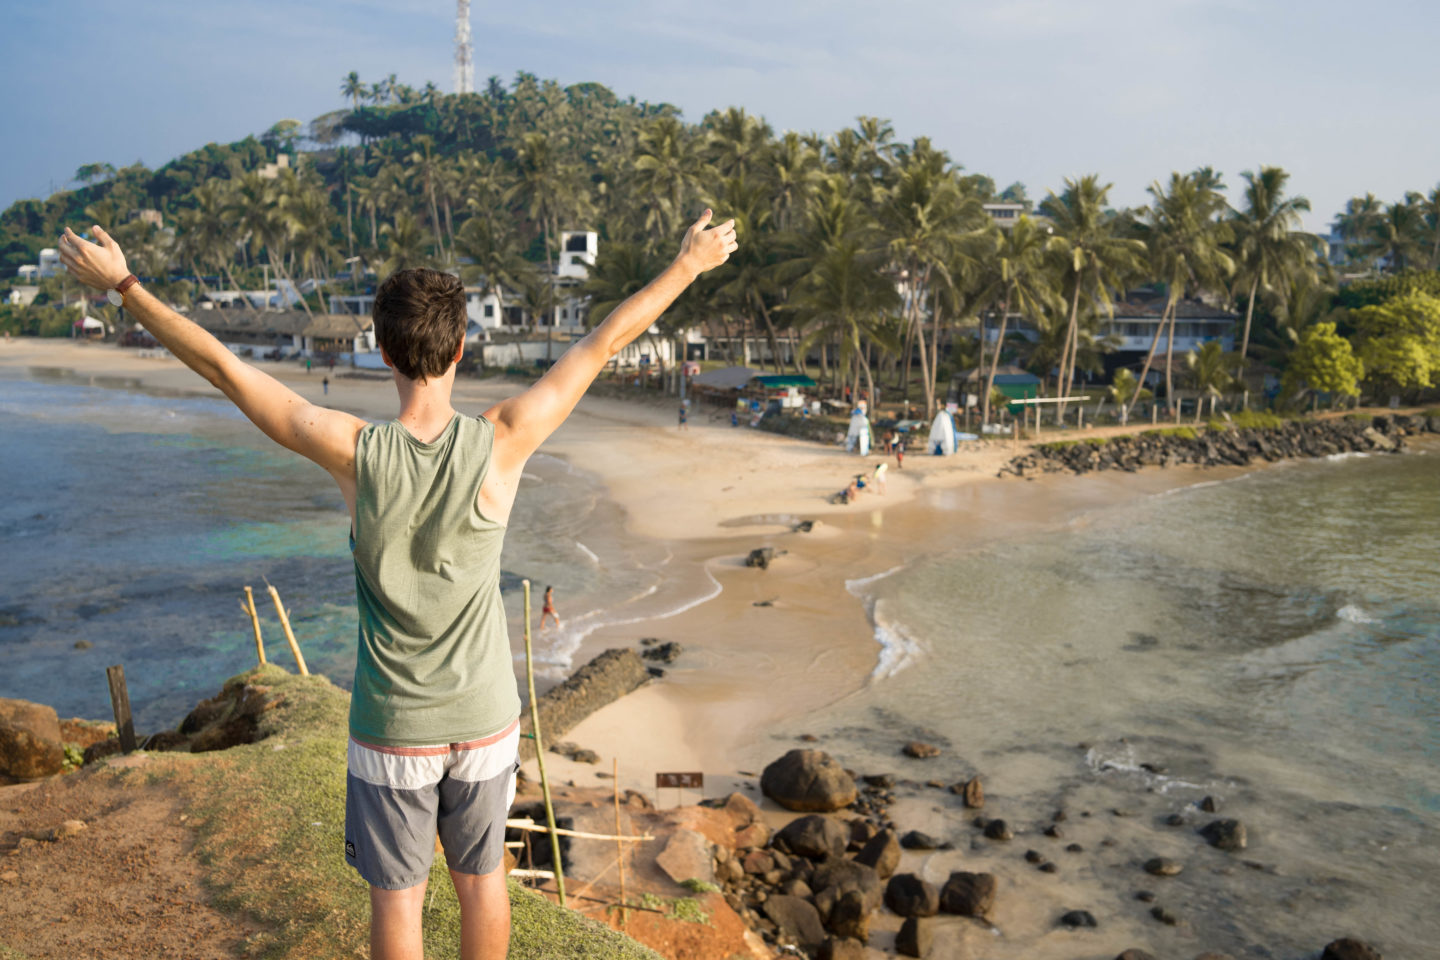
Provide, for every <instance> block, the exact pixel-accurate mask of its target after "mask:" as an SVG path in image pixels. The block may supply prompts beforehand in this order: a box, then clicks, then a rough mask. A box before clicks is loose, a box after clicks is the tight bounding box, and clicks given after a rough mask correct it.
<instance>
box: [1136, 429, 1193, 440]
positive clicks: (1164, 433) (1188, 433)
mask: <svg viewBox="0 0 1440 960" xmlns="http://www.w3.org/2000/svg"><path fill="white" fill-rule="evenodd" d="M1142 436H1146V437H1179V438H1180V439H1181V440H1194V439H1196V438H1197V437H1199V436H1200V434H1198V433H1197V432H1196V431H1195V428H1194V427H1161V428H1160V429H1158V430H1146V431H1145V433H1144V434H1142Z"/></svg>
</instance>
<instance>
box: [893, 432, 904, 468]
mask: <svg viewBox="0 0 1440 960" xmlns="http://www.w3.org/2000/svg"><path fill="white" fill-rule="evenodd" d="M904 466H905V437H904V436H899V437H896V438H895V469H896V470H900V469H903V468H904Z"/></svg>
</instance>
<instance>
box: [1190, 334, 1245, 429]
mask: <svg viewBox="0 0 1440 960" xmlns="http://www.w3.org/2000/svg"><path fill="white" fill-rule="evenodd" d="M1185 364H1186V366H1188V367H1189V368H1190V385H1191V386H1193V387H1194V388H1195V389H1196V390H1198V391H1200V393H1201V395H1202V396H1206V397H1209V398H1210V416H1212V417H1213V416H1215V401H1216V400H1218V399H1219V398H1220V395H1221V394H1222V393H1224V392H1225V391H1226V390H1227V389H1229V388H1230V386H1231V384H1233V383H1234V380H1233V379H1232V378H1231V376H1230V374H1228V373H1226V372H1225V353H1224V350H1223V349H1222V348H1221V346H1220V341H1219V340H1209V341H1206V342H1205V343H1202V344H1201V345H1200V349H1199V350H1191V351H1189V352H1188V353H1186V354H1185ZM1195 422H1196V423H1199V422H1200V402H1199V400H1196V402H1195Z"/></svg>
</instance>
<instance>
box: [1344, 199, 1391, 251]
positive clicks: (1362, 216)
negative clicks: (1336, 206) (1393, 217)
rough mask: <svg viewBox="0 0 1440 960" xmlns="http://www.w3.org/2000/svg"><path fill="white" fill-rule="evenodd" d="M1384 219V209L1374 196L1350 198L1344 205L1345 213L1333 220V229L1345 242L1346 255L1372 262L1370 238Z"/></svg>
mask: <svg viewBox="0 0 1440 960" xmlns="http://www.w3.org/2000/svg"><path fill="white" fill-rule="evenodd" d="M1384 217H1385V208H1384V204H1382V203H1381V202H1380V201H1379V200H1377V199H1376V198H1375V194H1373V193H1367V194H1365V196H1363V197H1351V198H1350V199H1349V200H1347V201H1346V203H1345V211H1344V212H1343V213H1341V214H1340V216H1338V217H1336V218H1335V227H1336V230H1337V231H1338V232H1339V234H1340V236H1341V237H1342V238H1343V239H1344V240H1345V252H1346V255H1347V256H1349V257H1351V258H1352V259H1356V260H1361V261H1364V262H1366V263H1367V264H1368V263H1369V262H1370V261H1371V260H1373V256H1374V255H1373V253H1372V252H1371V249H1370V243H1371V238H1372V237H1373V236H1374V234H1375V232H1376V231H1377V229H1378V228H1379V225H1380V221H1381V220H1383V219H1384Z"/></svg>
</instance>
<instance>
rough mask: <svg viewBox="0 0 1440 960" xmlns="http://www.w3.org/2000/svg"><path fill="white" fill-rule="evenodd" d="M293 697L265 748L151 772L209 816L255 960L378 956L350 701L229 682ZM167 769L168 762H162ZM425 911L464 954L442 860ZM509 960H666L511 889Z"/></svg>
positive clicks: (214, 875)
mask: <svg viewBox="0 0 1440 960" xmlns="http://www.w3.org/2000/svg"><path fill="white" fill-rule="evenodd" d="M244 682H249V683H257V684H264V685H266V686H269V687H271V688H272V689H273V690H274V691H276V692H279V693H283V694H284V697H285V699H284V702H283V703H281V704H280V705H279V706H277V707H275V708H273V709H271V710H270V711H268V712H267V713H265V714H263V715H262V718H261V728H260V732H261V735H262V736H263V737H264V738H265V739H262V740H260V741H259V742H257V743H253V744H249V745H246V746H242V747H236V748H234V749H231V750H227V751H225V752H223V753H208V754H157V755H153V758H152V763H151V764H148V765H147V766H146V767H142V768H136V769H135V770H134V771H127V774H129V775H134V774H136V773H140V772H142V771H144V772H145V773H146V776H147V777H149V778H151V779H157V780H164V781H168V782H170V783H173V784H174V785H175V786H177V787H178V788H179V789H180V790H181V791H182V792H183V794H184V795H185V796H186V797H187V799H188V800H189V806H188V811H187V812H188V814H189V815H190V816H192V817H197V818H199V822H198V828H199V836H198V843H197V845H196V853H197V854H198V856H199V858H200V862H201V864H202V866H203V868H204V870H205V879H206V883H207V884H208V886H209V887H210V888H211V889H212V890H213V891H214V893H215V897H216V905H217V906H219V907H220V908H221V909H225V910H232V911H243V912H245V913H247V914H249V915H250V916H252V917H254V918H255V919H256V920H258V921H259V922H260V926H261V931H260V932H259V933H256V934H254V935H252V936H251V937H250V938H249V939H248V940H247V941H246V942H245V943H244V944H243V947H242V949H243V952H244V953H245V955H247V956H254V957H281V956H303V957H307V958H328V957H336V958H339V957H353V956H356V955H360V954H363V953H364V952H365V951H366V950H368V943H369V917H370V901H369V888H368V886H367V885H366V884H365V882H364V881H363V880H361V879H360V877H359V875H358V874H357V873H355V871H354V870H352V869H351V868H350V867H349V866H347V865H346V863H345V859H344V849H343V847H344V825H345V746H346V738H347V730H348V723H347V715H348V711H349V696H348V695H347V694H346V693H345V692H344V691H342V690H340V689H338V688H336V687H335V686H334V685H333V684H331V683H330V681H329V680H327V679H325V678H324V677H321V676H310V677H299V676H296V675H294V674H291V673H289V672H287V671H285V670H284V669H282V668H280V667H277V666H275V665H273V664H271V665H267V666H264V667H259V668H256V669H255V670H251V671H249V672H247V673H244V674H241V675H240V676H238V677H234V678H232V679H231V680H230V681H227V684H228V683H244ZM154 761H158V762H154ZM430 889H431V890H432V891H433V893H434V896H433V898H432V897H431V896H430V894H428V893H427V895H426V901H427V905H426V908H425V913H424V929H425V951H426V954H427V955H428V956H456V955H458V953H459V945H460V907H459V903H458V901H457V900H456V898H455V890H454V888H453V887H452V886H451V884H450V877H449V874H448V873H447V872H446V869H445V863H444V857H443V856H442V855H440V854H438V853H437V854H436V857H435V865H434V867H433V869H432V870H431V873H430ZM510 903H511V910H512V917H513V920H512V925H511V943H510V957H511V958H514V960H541V958H571V957H573V958H577V960H578V958H581V957H587V958H589V957H600V958H614V960H658V957H657V955H656V954H655V953H653V952H652V951H650V950H649V949H648V948H646V947H644V946H641V945H640V944H639V943H636V942H635V941H634V940H631V939H630V938H628V937H626V936H624V935H622V934H620V933H617V932H615V931H613V930H610V929H609V928H608V927H604V926H602V925H601V924H598V923H596V922H595V921H593V920H590V919H588V918H585V917H582V916H580V915H579V914H577V913H574V912H572V911H569V910H562V909H561V908H560V907H558V906H556V905H555V904H552V903H551V902H550V901H548V900H546V899H544V898H543V897H541V896H539V895H537V894H535V893H532V892H530V891H528V890H525V889H523V888H522V887H520V886H519V885H518V884H516V883H514V882H513V881H512V882H511V884H510Z"/></svg>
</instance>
